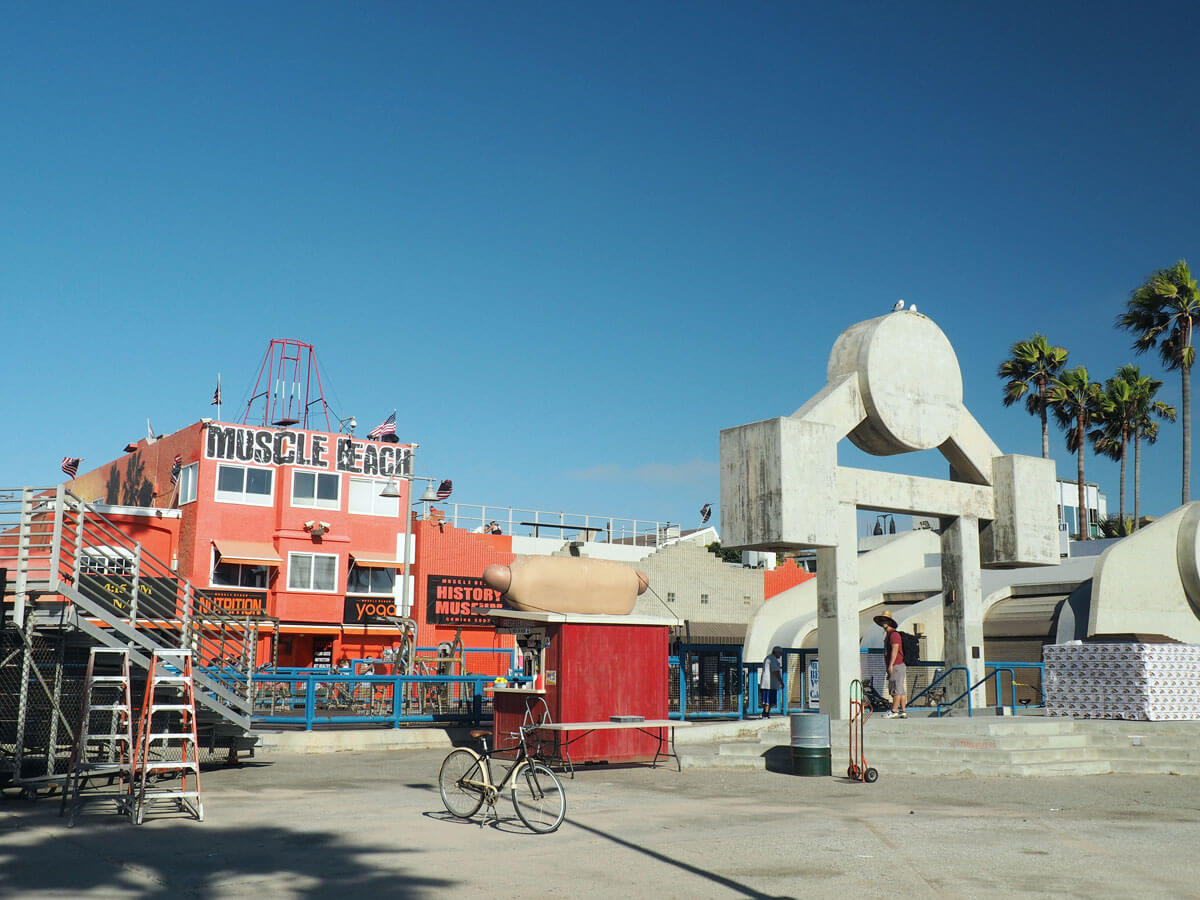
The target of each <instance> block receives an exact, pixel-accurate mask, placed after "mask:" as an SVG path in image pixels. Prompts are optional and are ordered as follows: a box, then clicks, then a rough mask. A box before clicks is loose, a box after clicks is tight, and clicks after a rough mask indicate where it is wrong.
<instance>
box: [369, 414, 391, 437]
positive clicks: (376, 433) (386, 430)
mask: <svg viewBox="0 0 1200 900" xmlns="http://www.w3.org/2000/svg"><path fill="white" fill-rule="evenodd" d="M395 433H396V411H395V410H394V409H393V410H392V414H391V415H390V416H388V417H387V418H386V419H384V420H383V421H382V422H380V423H379V424H378V425H376V426H375V427H374V428H372V429H371V430H370V431H369V432H368V433H367V437H369V438H370V439H371V440H373V441H377V440H379V439H380V438H381V437H383V436H384V435H385V434H395Z"/></svg>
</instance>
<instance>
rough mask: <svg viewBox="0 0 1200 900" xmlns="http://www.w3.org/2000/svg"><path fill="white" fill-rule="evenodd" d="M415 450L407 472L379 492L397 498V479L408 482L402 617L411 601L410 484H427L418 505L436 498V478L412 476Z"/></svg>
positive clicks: (414, 445)
mask: <svg viewBox="0 0 1200 900" xmlns="http://www.w3.org/2000/svg"><path fill="white" fill-rule="evenodd" d="M416 449H417V445H416V444H413V445H412V450H410V451H409V454H408V466H407V469H408V471H407V472H397V473H396V474H395V475H394V476H393V477H391V478H389V479H388V482H387V484H385V485H384V486H383V489H382V490H381V491H380V492H379V496H380V497H399V496H400V484H399V482H398V481H397V479H401V480H403V481H407V482H408V488H407V490H405V492H404V550H403V552H402V554H401V556H400V560H401V561H402V562H403V563H404V573H403V578H404V583H403V585H402V586H401V588H400V597H401V599H400V605H401V607H402V608H403V615H405V616H407V615H409V605H410V601H411V599H412V596H411V590H410V588H409V586H408V585H409V581H408V576H409V568H410V560H409V544H410V543H411V541H412V483H413V482H414V481H424V482H427V483H428V487H426V488H425V493H423V494H422V495H421V497H420V499H419V500H418V501H417V502H418V503H429V502H432V501H434V500H437V498H438V496H437V491H436V490H435V489H434V486H433V482H435V481H437V479H436V478H426V477H425V476H423V475H414V474H412V468H413V466H412V459H413V451H415V450H416Z"/></svg>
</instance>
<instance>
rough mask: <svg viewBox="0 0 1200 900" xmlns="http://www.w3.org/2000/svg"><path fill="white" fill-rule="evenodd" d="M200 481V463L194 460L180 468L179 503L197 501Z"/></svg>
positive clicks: (181, 504)
mask: <svg viewBox="0 0 1200 900" xmlns="http://www.w3.org/2000/svg"><path fill="white" fill-rule="evenodd" d="M199 482H200V463H198V462H194V463H190V464H188V465H186V466H184V467H183V468H182V469H180V470H179V505H180V506H184V505H185V504H188V503H195V502H196V496H197V488H198V486H199Z"/></svg>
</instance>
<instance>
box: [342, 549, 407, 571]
mask: <svg viewBox="0 0 1200 900" xmlns="http://www.w3.org/2000/svg"><path fill="white" fill-rule="evenodd" d="M350 561H351V562H352V563H354V564H355V565H356V566H367V567H369V568H374V569H403V568H404V560H402V559H396V554H395V553H384V552H382V551H379V552H376V551H374V550H364V551H363V552H362V553H351V554H350Z"/></svg>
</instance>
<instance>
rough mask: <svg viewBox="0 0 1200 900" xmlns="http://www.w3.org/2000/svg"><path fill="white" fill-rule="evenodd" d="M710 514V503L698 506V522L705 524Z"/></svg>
mask: <svg viewBox="0 0 1200 900" xmlns="http://www.w3.org/2000/svg"><path fill="white" fill-rule="evenodd" d="M711 515H712V504H711V503H705V504H704V505H703V506H702V507H700V524H701V525H703V524H705V523H706V522H707V521H708V519H709V516H711Z"/></svg>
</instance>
